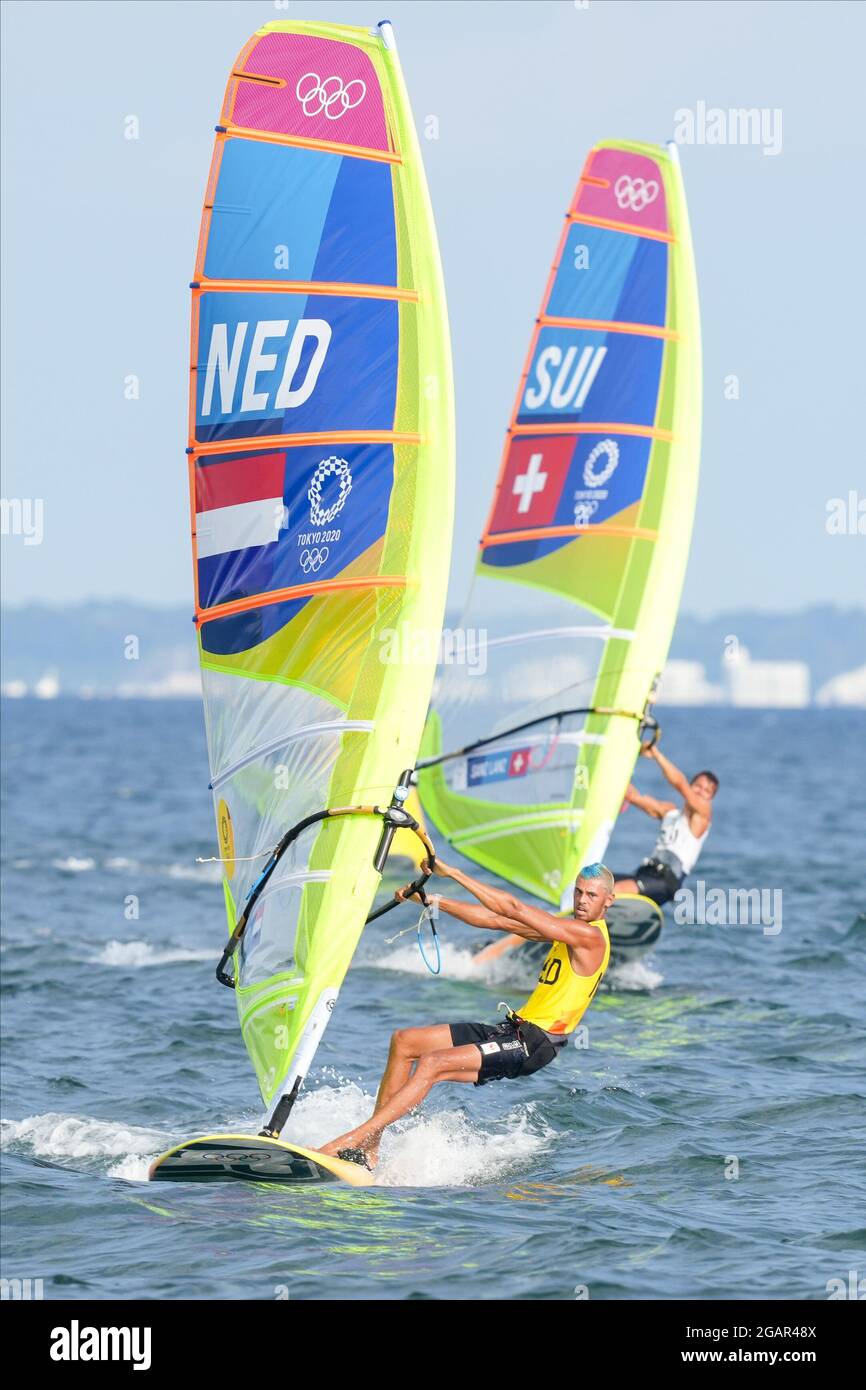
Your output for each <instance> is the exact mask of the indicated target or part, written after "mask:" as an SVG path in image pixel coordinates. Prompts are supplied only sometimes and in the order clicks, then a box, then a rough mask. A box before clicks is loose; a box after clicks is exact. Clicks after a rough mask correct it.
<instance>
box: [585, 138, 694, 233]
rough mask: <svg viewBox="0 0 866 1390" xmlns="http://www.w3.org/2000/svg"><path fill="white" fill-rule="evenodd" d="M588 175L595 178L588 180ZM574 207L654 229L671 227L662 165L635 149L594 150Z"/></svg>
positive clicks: (663, 230)
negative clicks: (661, 170) (660, 167)
mask: <svg viewBox="0 0 866 1390" xmlns="http://www.w3.org/2000/svg"><path fill="white" fill-rule="evenodd" d="M587 179H591V180H593V182H585V180H587ZM596 179H597V180H599V182H598V183H596V182H595V180H596ZM571 211H572V212H574V213H579V214H581V215H583V216H586V217H601V218H604V220H605V221H606V222H627V223H628V224H629V225H633V226H634V227H635V228H639V227H643V228H646V230H648V231H652V232H669V231H670V226H669V224H668V215H667V204H666V202H665V186H664V181H663V179H662V175H661V172H660V170H659V167H658V165H657V164H656V162H655V160H654V159H648V158H647V157H646V155H642V154H635V153H634V152H633V151H632V150H616V149H600V150H594V151H593V154H592V156H591V159H590V162H589V167H588V168H586V169H585V170H584V172H583V175H582V177H581V181H580V183H579V184H578V186H577V194H576V196H575V200H574V205H573V207H572V209H571Z"/></svg>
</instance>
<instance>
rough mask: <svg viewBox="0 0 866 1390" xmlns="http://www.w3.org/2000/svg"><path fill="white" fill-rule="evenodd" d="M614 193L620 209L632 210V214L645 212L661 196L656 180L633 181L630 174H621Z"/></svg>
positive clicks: (614, 187)
mask: <svg viewBox="0 0 866 1390" xmlns="http://www.w3.org/2000/svg"><path fill="white" fill-rule="evenodd" d="M613 191H614V193H615V194H616V201H617V202H618V203H619V205H620V207H621V208H631V211H632V212H643V210H644V208H646V207H649V205H650V203H654V202H655V200H656V198H657V197H658V196H659V186H658V184H657V183H656V181H655V179H649V180H647V179H633V178H632V177H631V176H630V175H629V174H620V176H619V178H618V179H617V181H616V183H615V184H614V186H613Z"/></svg>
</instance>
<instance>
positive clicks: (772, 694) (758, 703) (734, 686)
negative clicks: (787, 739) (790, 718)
mask: <svg viewBox="0 0 866 1390" xmlns="http://www.w3.org/2000/svg"><path fill="white" fill-rule="evenodd" d="M724 671H725V676H726V679H727V685H728V695H729V698H730V702H731V704H732V705H742V706H747V707H751V708H753V709H803V708H804V707H805V706H806V705H808V703H809V694H810V686H811V674H810V671H809V667H808V666H807V665H806V663H805V661H753V660H752V658H751V657H750V655H749V653H748V651H747V650H746V648H745V647H740V649H739V651H738V653H737V656H736V657H735V658H734V659H732V660H730V661H726V662H725V663H724Z"/></svg>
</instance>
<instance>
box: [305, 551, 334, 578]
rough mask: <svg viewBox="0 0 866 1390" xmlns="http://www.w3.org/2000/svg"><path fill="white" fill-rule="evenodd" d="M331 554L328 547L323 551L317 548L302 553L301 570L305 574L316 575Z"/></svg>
mask: <svg viewBox="0 0 866 1390" xmlns="http://www.w3.org/2000/svg"><path fill="white" fill-rule="evenodd" d="M329 554H330V550H329V548H328V546H326V545H323V546H322V548H321V550H319V548H318V547H316V548H315V549H314V550H302V551H301V569H302V570H303V571H304V574H315V573H316V570H320V569H321V568H322V565H323V564H324V563H325V561H326V560H327V558H328V556H329Z"/></svg>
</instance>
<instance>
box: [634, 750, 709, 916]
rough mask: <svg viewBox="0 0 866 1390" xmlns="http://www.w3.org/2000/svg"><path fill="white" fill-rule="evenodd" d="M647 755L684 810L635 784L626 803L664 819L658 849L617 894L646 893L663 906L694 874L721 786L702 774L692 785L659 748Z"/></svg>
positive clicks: (656, 847) (646, 752) (646, 751)
mask: <svg viewBox="0 0 866 1390" xmlns="http://www.w3.org/2000/svg"><path fill="white" fill-rule="evenodd" d="M643 756H644V757H646V758H654V759H655V761H656V762H657V763H658V765H659V767H660V768H661V770H662V772H663V773H664V775H665V777H666V778H667V780H668V781H669V782H670V784H671V786H672V787H673V788H674V790H675V791H678V792H679V794H680V796H681V797H682V798H683V804H682V808H680V807H679V806H678V805H677V804H676V802H674V801H660V800H658V798H657V797H654V796H644V795H643V793H641V792H639V791H638V790H637V788H636V787H635V786H633V785H632V784H631V783H629V787H628V790H627V792H626V794H625V800H626V805H628V806H637V807H638V809H639V810H641V811H645V812H646V814H647V815H648V816H652V817H653V818H654V819H655V820H660V821H661V829H660V831H659V837H658V840H657V841H656V846H655V849H654V850H653V852H652V854H651V855H650V857H649V858H648V859H644V861H643V863H642V864H640V865H639V866H638V868H637V869H636V870H635V872H634V875H633V877H632V878H618V879H617V880H616V891H617V893H642V894H643V896H644V897H645V898H652V900H653V902H656V903H658V904H659V906H661V905H662V903H666V902H670V901H671V899H672V898H673V897H674V894H675V893H676V891H677V889H678V888H679V887H680V884H681V883H682V881H683V879H684V878H685V876H686V874H690V873H691V871H692V869H693V868H694V867H695V864H696V863H697V859H698V855H699V854H700V852H701V850H702V849H703V847H704V845H705V843H706V839H707V835H708V834H709V833H710V823H711V821H712V819H713V798H714V797H715V794H716V792H717V791H718V788H719V779H718V777H717V776H716V774H715V773H714V772H699V773H698V774H697V776H695V777H693V778H692V780H691V782H689V781H688V779H687V778H686V776H685V774H684V773H682V772H680V770H679V768H678V767H676V766H675V765H674V763H672V762H671V760H670V759H669V758H666V757H665V756H664V754H663V753H660V752H659V750H658V748H656V747H655V745H653V746H652V747H650V748H644V749H643Z"/></svg>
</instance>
